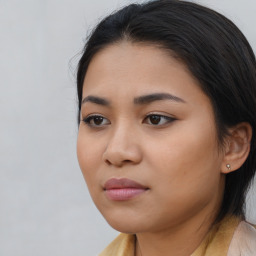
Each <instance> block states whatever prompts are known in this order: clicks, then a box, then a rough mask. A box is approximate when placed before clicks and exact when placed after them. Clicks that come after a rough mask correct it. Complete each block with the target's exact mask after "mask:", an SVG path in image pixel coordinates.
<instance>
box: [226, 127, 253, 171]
mask: <svg viewBox="0 0 256 256" xmlns="http://www.w3.org/2000/svg"><path fill="white" fill-rule="evenodd" d="M251 138H252V127H251V125H250V124H249V123H246V122H243V123H239V124H237V125H236V126H234V127H232V128H230V130H229V135H228V137H227V143H226V148H225V156H224V158H223V163H222V168H221V172H222V173H225V174H227V173H230V172H232V171H236V170H237V169H239V168H240V167H241V166H242V165H243V163H244V162H245V161H246V159H247V157H248V155H249V152H250V143H251Z"/></svg>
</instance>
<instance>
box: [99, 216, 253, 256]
mask: <svg viewBox="0 0 256 256" xmlns="http://www.w3.org/2000/svg"><path fill="white" fill-rule="evenodd" d="M134 246H135V235H128V234H120V235H119V236H118V237H117V238H116V239H115V240H114V241H113V242H112V243H111V244H110V245H109V246H108V247H107V248H106V249H105V250H104V251H103V252H102V253H101V254H99V256H134ZM191 256H256V229H255V228H254V227H253V226H252V225H250V224H249V223H247V222H245V221H240V220H239V219H238V218H235V217H229V218H225V219H224V220H223V221H222V222H220V223H219V224H218V225H215V226H214V227H213V228H212V230H211V231H210V232H209V234H208V235H207V236H206V238H205V239H204V240H203V242H202V243H201V244H200V246H199V247H198V248H197V249H196V251H195V252H194V253H192V255H191Z"/></svg>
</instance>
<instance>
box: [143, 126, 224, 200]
mask: <svg viewBox="0 0 256 256" xmlns="http://www.w3.org/2000/svg"><path fill="white" fill-rule="evenodd" d="M183 127H185V128H184V129H183V128H179V129H177V130H173V133H172V134H169V135H166V136H165V140H161V141H160V140H159V141H158V142H157V141H154V143H153V145H154V146H148V147H147V148H150V149H151V151H148V155H151V157H148V159H150V162H149V166H154V169H156V171H155V173H153V175H154V176H155V178H154V179H153V180H154V181H155V182H156V183H157V184H162V185H163V184H165V185H166V186H162V185H161V186H160V185H159V186H157V187H159V188H160V189H169V190H170V192H171V193H175V194H176V195H177V196H178V195H179V196H182V195H184V197H185V194H187V193H188V194H189V193H195V192H196V193H197V192H198V193H201V192H202V191H205V192H207V189H209V190H208V191H209V193H212V192H213V190H214V189H215V186H216V184H217V183H218V179H219V177H220V174H219V168H220V164H221V157H220V156H219V154H218V146H217V142H216V140H215V131H214V130H213V129H212V128H211V126H209V127H208V126H207V127H206V126H205V129H198V128H197V126H195V127H193V126H186V125H185V126H183ZM152 149H153V150H152ZM174 188H175V189H174Z"/></svg>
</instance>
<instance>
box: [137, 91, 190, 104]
mask: <svg viewBox="0 0 256 256" xmlns="http://www.w3.org/2000/svg"><path fill="white" fill-rule="evenodd" d="M158 100H172V101H176V102H182V103H186V101H185V100H183V99H181V98H179V97H177V96H174V95H172V94H169V93H153V94H148V95H143V96H140V97H137V98H135V99H134V104H141V105H144V104H148V103H151V102H154V101H158Z"/></svg>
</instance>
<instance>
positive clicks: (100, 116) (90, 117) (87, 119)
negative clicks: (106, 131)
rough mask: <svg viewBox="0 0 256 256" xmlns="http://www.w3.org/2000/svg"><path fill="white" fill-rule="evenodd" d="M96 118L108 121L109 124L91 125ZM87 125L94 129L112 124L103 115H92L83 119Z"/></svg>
mask: <svg viewBox="0 0 256 256" xmlns="http://www.w3.org/2000/svg"><path fill="white" fill-rule="evenodd" d="M94 118H102V119H104V120H107V123H104V124H99V125H97V124H91V123H90V121H91V120H93V119H94ZM81 121H83V122H84V123H85V124H86V125H88V126H89V127H92V128H102V127H103V126H106V125H108V124H110V121H109V120H108V119H107V118H106V117H104V116H103V115H100V114H90V115H88V116H86V117H84V118H82V120H81Z"/></svg>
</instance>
